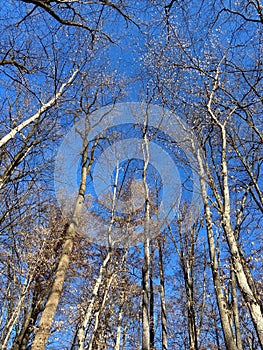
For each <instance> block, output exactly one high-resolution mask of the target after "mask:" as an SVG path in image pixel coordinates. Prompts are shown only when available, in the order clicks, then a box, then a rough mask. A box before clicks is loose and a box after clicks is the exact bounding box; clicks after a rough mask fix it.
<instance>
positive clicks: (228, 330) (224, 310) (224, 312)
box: [197, 151, 238, 350]
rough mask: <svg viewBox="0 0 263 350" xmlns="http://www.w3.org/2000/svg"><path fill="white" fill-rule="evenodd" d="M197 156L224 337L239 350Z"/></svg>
mask: <svg viewBox="0 0 263 350" xmlns="http://www.w3.org/2000/svg"><path fill="white" fill-rule="evenodd" d="M197 158H198V164H199V170H200V185H201V194H202V197H203V203H204V210H205V219H206V230H207V239H208V246H209V255H210V260H211V269H212V275H213V282H214V288H215V294H216V299H217V305H218V309H219V314H220V320H221V324H222V329H223V334H224V339H225V345H226V348H227V350H238V348H237V346H236V342H235V338H234V334H233V330H232V327H231V324H230V320H229V316H228V313H229V309H228V303H227V300H226V298H225V296H224V294H223V291H222V285H221V281H220V276H219V266H218V260H217V255H216V248H215V242H214V235H213V226H212V220H211V217H212V214H211V211H210V207H209V204H208V196H207V191H206V184H205V180H206V177H205V172H204V168H203V161H202V158H201V156H200V153H199V151H198V152H197Z"/></svg>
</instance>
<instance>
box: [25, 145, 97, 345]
mask: <svg viewBox="0 0 263 350" xmlns="http://www.w3.org/2000/svg"><path fill="white" fill-rule="evenodd" d="M97 143H98V139H97V140H96V142H95V143H94V145H93V147H92V152H93V154H92V157H91V160H90V163H89V164H88V167H87V161H88V147H87V146H84V147H83V154H82V169H81V183H80V188H79V193H78V197H77V201H76V204H75V208H74V213H73V216H72V220H71V223H70V224H69V226H68V228H67V230H66V236H65V240H64V243H63V247H62V252H61V256H60V259H59V263H58V268H57V271H56V275H55V279H54V281H53V285H52V287H51V291H50V294H49V296H48V299H47V302H46V305H45V308H44V311H43V313H42V316H41V319H40V322H39V327H38V330H37V332H36V336H35V339H34V342H33V344H32V347H31V350H44V349H45V348H46V344H47V340H48V336H49V332H50V329H51V325H52V323H53V320H54V317H55V312H56V310H57V307H58V303H59V300H60V297H61V294H62V289H63V284H64V281H65V278H66V273H67V270H68V267H69V262H70V256H71V253H72V250H73V244H74V238H75V234H76V229H77V227H78V221H79V214H80V212H81V208H82V204H83V201H84V197H85V192H86V178H87V174H88V172H89V170H90V168H91V165H92V163H93V159H94V158H93V155H94V149H95V147H96V146H97Z"/></svg>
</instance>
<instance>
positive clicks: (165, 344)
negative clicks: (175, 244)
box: [158, 238, 168, 350]
mask: <svg viewBox="0 0 263 350" xmlns="http://www.w3.org/2000/svg"><path fill="white" fill-rule="evenodd" d="M158 250H159V275H160V290H161V291H160V294H161V322H162V350H168V340H167V325H166V303H165V280H164V267H163V250H162V244H161V240H160V238H159V239H158Z"/></svg>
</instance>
